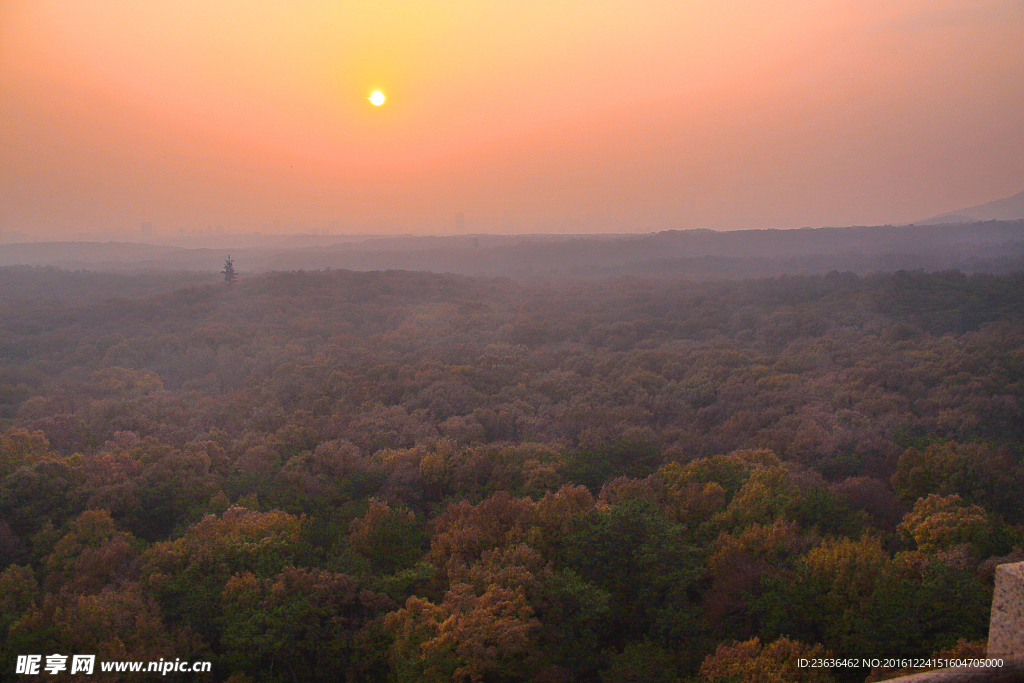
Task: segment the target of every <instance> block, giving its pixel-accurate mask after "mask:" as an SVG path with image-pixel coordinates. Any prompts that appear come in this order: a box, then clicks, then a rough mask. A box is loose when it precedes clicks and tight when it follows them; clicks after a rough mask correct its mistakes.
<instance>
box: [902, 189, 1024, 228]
mask: <svg viewBox="0 0 1024 683" xmlns="http://www.w3.org/2000/svg"><path fill="white" fill-rule="evenodd" d="M1021 218H1024V191H1022V192H1018V193H1017V194H1015V195H1013V196H1012V197H1006V198H1005V199H997V200H995V201H994V202H987V203H985V204H978V205H977V206H972V207H970V208H967V209H957V210H956V211H950V212H948V213H942V214H939V215H938V216H932V217H931V218H925V219H923V220H919V221H915V222H916V223H917V224H918V225H937V224H939V223H975V222H978V221H1015V220H1020V219H1021Z"/></svg>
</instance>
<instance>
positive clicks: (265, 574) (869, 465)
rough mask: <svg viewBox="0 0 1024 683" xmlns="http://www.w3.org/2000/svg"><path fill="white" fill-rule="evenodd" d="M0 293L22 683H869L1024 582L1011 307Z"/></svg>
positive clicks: (878, 293)
mask: <svg viewBox="0 0 1024 683" xmlns="http://www.w3.org/2000/svg"><path fill="white" fill-rule="evenodd" d="M206 277H208V276H206ZM0 281H6V282H10V283H12V284H11V286H10V287H5V288H3V290H0V291H2V292H3V293H2V294H0V634H2V638H3V640H2V646H0V666H2V672H3V673H2V674H0V676H3V677H5V678H4V680H7V679H10V680H15V679H16V677H15V676H14V675H13V674H12V673H11V672H13V671H14V660H15V657H16V656H17V655H19V654H25V653H41V654H51V653H55V652H57V653H64V654H71V653H93V654H96V655H98V657H99V658H101V659H137V660H157V659H160V658H163V659H165V660H174V659H176V658H181V659H183V660H186V659H187V660H209V661H212V662H213V673H212V674H209V675H206V676H203V675H198V674H189V675H187V676H186V675H180V679H181V680H190V681H200V680H229V681H232V683H255V682H257V681H266V682H270V681H282V682H286V681H339V680H346V681H367V682H376V681H380V682H385V681H393V682H404V681H437V682H441V681H445V682H447V681H455V682H460V683H461V682H473V683H477V682H481V683H482V682H488V683H489V682H499V681H501V682H505V681H508V682H511V681H524V682H526V681H533V682H536V683H570V682H580V683H583V682H595V683H627V682H633V681H651V682H653V683H658V682H666V683H667V682H671V681H676V682H684V681H686V682H693V683H724V682H726V681H729V682H735V683H754V682H760V681H767V680H771V681H814V682H821V683H824V682H828V681H835V682H840V683H841V682H846V681H850V682H853V681H857V682H858V683H859V682H860V681H865V680H866V679H867V680H871V681H878V680H883V679H884V678H886V677H888V676H892V675H894V674H896V673H899V672H896V671H891V670H882V669H877V668H876V669H875V670H870V669H866V668H834V669H821V668H818V669H814V668H800V667H798V666H797V660H798V659H799V658H815V657H857V658H861V657H885V656H903V657H911V656H928V655H932V654H935V653H946V654H950V653H952V654H958V655H973V654H977V653H984V648H985V639H986V635H987V629H988V619H989V607H990V602H991V596H992V581H993V578H992V577H993V573H994V568H995V566H996V564H998V563H1000V562H1006V561H1015V560H1018V559H1024V551H1022V549H1021V548H1022V546H1024V508H1021V506H1020V504H1019V501H1020V500H1021V497H1022V496H1024V463H1022V458H1024V449H1022V444H1024V414H1022V413H1024V384H1022V381H1024V275H1021V274H1011V275H982V274H976V275H965V274H962V273H960V272H956V271H947V272H936V273H926V272H903V271H901V272H896V273H890V274H876V275H863V276H862V275H854V274H852V273H839V272H832V273H829V274H827V275H821V276H779V277H774V278H769V279H759V280H734V281H728V282H722V281H718V282H686V281H673V280H669V279H649V280H648V279H640V278H632V277H619V278H613V279H599V280H591V281H587V282H577V283H563V284H557V283H553V284H529V283H525V282H523V281H513V280H508V279H495V278H484V277H469V276H458V275H439V274H432V273H425V272H406V271H387V272H352V271H346V270H329V271H316V272H302V271H295V272H276V273H268V274H264V275H259V276H251V277H243V278H242V279H241V280H239V282H238V283H237V284H236V285H235V286H234V287H233V288H230V289H229V288H227V287H225V286H223V285H220V284H198V285H196V284H195V282H196V280H194V278H193V277H192V276H190V275H181V276H171V275H165V276H159V277H158V276H154V275H98V274H90V273H82V272H79V273H73V272H68V271H58V270H52V269H50V270H47V269H25V268H20V269H19V268H13V269H0ZM190 281H191V282H192V284H191V285H190V284H189V283H190ZM208 281H209V280H208V279H207V280H205V282H208ZM18 282H27V283H29V284H28V285H26V286H20V287H19V286H16V284H15V283H18ZM199 282H203V281H202V280H200V281H199ZM904 673H906V672H904ZM770 676H774V677H770ZM43 677H44V678H47V679H52V680H70V677H69V675H68V673H67V672H64V673H61V674H59V675H56V676H43ZM129 678H134V679H135V680H139V679H140V676H139V675H135V676H134V677H126V680H128V679H129ZM141 678H142V679H144V678H145V676H142V677H141ZM164 678H165V679H167V680H173V679H175V676H174V675H170V676H166V677H164ZM94 679H96V680H103V676H102V675H100V674H97V675H96V676H93V677H89V678H88V679H87V680H94ZM83 680H86V679H83Z"/></svg>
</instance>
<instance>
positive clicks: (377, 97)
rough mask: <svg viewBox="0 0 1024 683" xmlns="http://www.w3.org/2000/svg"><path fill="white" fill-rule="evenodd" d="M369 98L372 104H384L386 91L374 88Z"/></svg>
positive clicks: (376, 105) (377, 105)
mask: <svg viewBox="0 0 1024 683" xmlns="http://www.w3.org/2000/svg"><path fill="white" fill-rule="evenodd" d="M367 99H369V100H370V104H372V105H373V106H375V107H379V106H380V105H382V104H384V99H385V97H384V93H382V92H381V91H380V90H374V91H373V92H372V93H370V96H369V97H368V98H367Z"/></svg>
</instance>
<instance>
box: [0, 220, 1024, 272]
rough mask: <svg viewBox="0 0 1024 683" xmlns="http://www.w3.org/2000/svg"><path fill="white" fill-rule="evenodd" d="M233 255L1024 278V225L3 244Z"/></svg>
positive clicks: (273, 260)
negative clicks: (199, 243)
mask: <svg viewBox="0 0 1024 683" xmlns="http://www.w3.org/2000/svg"><path fill="white" fill-rule="evenodd" d="M235 239H239V240H240V241H241V240H242V238H237V237H236V238H235ZM321 239H327V240H329V239H331V238H329V237H321ZM229 253H230V254H231V256H232V257H233V258H234V259H235V267H236V268H237V269H238V270H239V271H240V272H241V273H242V275H243V276H247V275H251V274H252V273H256V272H266V271H272V270H300V269H307V270H319V269H327V268H342V269H347V270H359V271H367V270H415V271H432V272H435V273H460V274H463V275H488V276H504V277H512V278H516V279H521V280H526V281H529V280H536V279H537V278H572V279H591V278H600V277H608V276H623V275H628V276H641V277H659V278H660V277H665V278H692V279H721V278H750V277H768V276H773V275H783V274H810V273H827V272H829V271H831V270H839V271H851V272H855V273H874V272H892V271H896V270H926V271H940V270H948V269H957V270H961V271H965V272H986V273H1007V272H1015V271H1021V270H1024V220H1014V221H998V220H989V221H980V222H970V223H963V222H961V223H957V224H954V223H948V224H940V225H902V226H894V225H877V226H852V227H845V228H817V229H809V230H737V231H731V232H716V231H713V230H668V231H664V232H658V233H647V234H631V235H557V236H555V235H453V236H433V237H431V236H423V237H408V236H406V237H391V238H385V237H380V238H372V239H363V240H349V241H344V242H341V241H339V242H337V243H334V244H330V243H322V244H318V245H311V244H306V243H302V242H300V243H298V244H291V243H286V244H278V245H276V246H249V245H243V244H235V245H234V246H231V247H227V246H225V247H221V248H210V247H203V248H191V249H188V248H182V247H172V246H166V245H148V244H147V245H140V244H119V243H114V242H105V243H100V242H91V243H90V242H77V243H71V242H64V243H61V242H53V243H45V242H39V243H34V244H3V245H0V267H4V266H42V267H45V266H51V267H57V268H62V269H65V270H88V271H93V272H122V273H123V272H140V271H147V272H154V271H157V272H158V271H163V272H167V271H182V270H191V271H205V272H206V273H208V274H209V273H217V272H219V271H220V269H221V267H222V266H223V264H224V259H225V257H226V256H227V254H229ZM0 286H2V283H0ZM82 286H83V287H84V286H85V285H84V284H83V285H82Z"/></svg>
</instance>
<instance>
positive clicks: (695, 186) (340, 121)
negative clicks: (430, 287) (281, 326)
mask: <svg viewBox="0 0 1024 683" xmlns="http://www.w3.org/2000/svg"><path fill="white" fill-rule="evenodd" d="M376 89H379V90H381V91H383V92H384V94H385V95H386V96H387V98H388V99H387V101H386V102H385V104H384V105H383V106H381V107H374V106H373V105H372V104H370V102H369V101H368V100H367V98H368V96H369V95H370V93H371V92H372V91H373V90H376ZM0 164H2V166H0V227H2V228H3V229H4V230H20V231H23V232H27V233H30V234H32V235H40V236H43V235H59V234H70V233H72V232H74V231H79V230H90V231H106V230H125V229H132V230H137V228H138V225H139V223H140V221H152V222H153V224H154V231H155V232H156V233H158V234H159V233H164V234H172V233H176V231H177V230H178V229H179V228H186V229H192V228H196V227H203V226H206V225H217V224H224V225H226V226H228V227H229V228H237V227H242V226H248V227H253V226H259V225H262V224H273V223H274V222H275V221H277V222H279V223H280V224H283V225H284V226H285V228H287V227H288V226H290V225H294V224H296V223H305V224H307V225H311V226H322V225H325V224H327V223H328V222H330V221H338V222H339V225H340V227H341V228H342V229H348V230H360V231H379V232H388V231H401V232H451V231H452V230H454V223H453V222H452V216H453V215H454V214H455V213H456V212H460V211H461V212H463V213H464V215H465V230H466V231H481V232H483V231H490V232H494V231H503V232H534V231H540V232H549V231H558V232H563V231H583V232H606V231H615V232H618V231H651V230H662V229H670V228H691V227H711V228H720V229H731V228H752V227H753V228H757V227H779V228H789V227H800V226H804V225H812V226H819V225H850V224H880V223H894V222H907V221H912V220H915V219H919V218H922V217H925V216H928V215H932V214H937V213H940V212H943V211H948V210H952V209H957V208H961V207H964V206H970V205H974V204H979V203H982V202H986V201H990V200H993V199H998V198H1001V197H1005V196H1007V195H1010V194H1013V193H1015V192H1018V191H1020V190H1022V189H1024V0H770V1H769V0H674V1H671V2H667V1H655V0H628V1H626V0H620V1H614V0H586V1H584V0H516V1H515V2H507V1H504V2H497V1H482V0H355V1H345V0H333V1H326V0H324V1H315V0H173V1H167V0H145V1H144V2H140V1H139V0H0Z"/></svg>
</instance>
